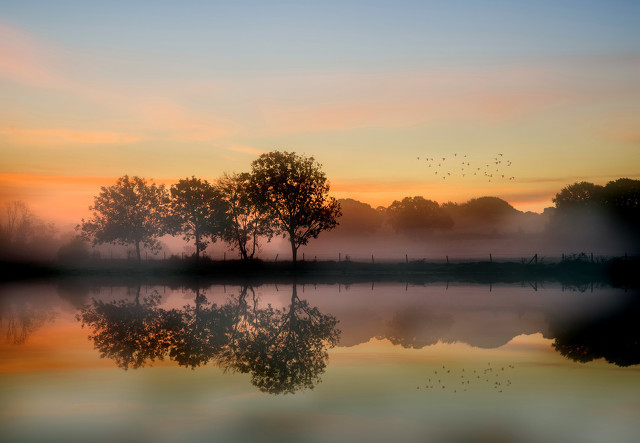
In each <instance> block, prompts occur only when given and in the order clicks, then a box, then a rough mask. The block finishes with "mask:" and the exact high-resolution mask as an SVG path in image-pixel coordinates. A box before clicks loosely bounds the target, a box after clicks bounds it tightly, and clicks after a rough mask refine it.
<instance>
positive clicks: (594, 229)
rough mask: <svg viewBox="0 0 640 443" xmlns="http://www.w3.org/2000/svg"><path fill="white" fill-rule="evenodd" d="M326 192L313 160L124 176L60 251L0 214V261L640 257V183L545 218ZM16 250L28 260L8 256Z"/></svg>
mask: <svg viewBox="0 0 640 443" xmlns="http://www.w3.org/2000/svg"><path fill="white" fill-rule="evenodd" d="M329 190H330V188H329V183H328V180H327V178H326V176H325V174H324V173H323V172H322V170H321V165H320V164H318V163H317V162H316V161H315V160H314V158H313V157H305V156H301V155H297V154H295V153H289V152H279V151H273V152H269V153H266V154H263V155H261V156H260V157H259V158H257V159H256V160H255V161H253V162H252V163H251V168H250V170H249V171H248V172H242V173H234V174H225V175H223V176H222V177H220V178H218V179H217V180H214V181H212V182H209V181H207V180H203V179H200V178H196V177H190V178H185V179H181V180H179V181H178V182H177V183H175V184H173V185H171V186H169V187H165V186H164V185H157V184H155V183H154V182H153V181H152V180H147V179H144V178H141V177H130V176H126V175H125V176H123V177H120V178H119V179H118V180H117V182H116V183H115V184H114V185H112V186H108V187H102V188H101V191H100V193H99V194H98V195H97V196H95V198H94V204H93V205H92V206H90V210H91V211H92V216H91V217H90V218H88V219H87V220H84V219H83V220H82V221H81V223H80V224H79V225H78V226H77V228H76V230H77V234H78V238H76V239H73V240H70V239H67V241H66V244H64V245H63V246H62V247H60V243H61V242H62V241H63V240H64V239H58V241H54V237H55V234H56V230H55V228H54V227H53V226H52V225H51V224H47V223H45V222H44V221H42V220H41V219H40V218H38V217H36V216H35V215H34V214H32V213H31V211H30V210H29V208H28V207H27V206H26V205H25V204H24V203H22V202H12V203H11V204H9V205H7V207H6V214H5V220H6V221H5V222H4V223H0V257H1V258H3V259H5V260H6V259H9V260H10V259H11V257H20V256H21V255H22V256H23V257H30V258H32V259H34V258H35V259H45V257H47V256H49V257H50V256H53V255H54V253H51V251H55V250H58V254H57V256H58V259H60V260H62V261H66V260H75V261H77V260H78V259H81V260H83V259H85V258H88V256H89V252H88V251H87V249H86V246H85V243H84V242H85V241H90V242H92V243H93V245H94V246H96V245H99V244H103V243H108V244H120V245H124V246H125V247H133V251H134V254H135V256H136V257H137V259H138V260H141V259H142V250H146V251H150V252H151V253H155V252H157V251H159V250H160V249H161V247H162V246H163V245H162V244H161V243H160V241H161V239H162V238H163V237H164V236H167V235H171V236H180V237H182V238H183V239H184V240H185V241H186V242H188V243H192V244H193V245H194V246H195V248H194V250H195V254H194V255H195V258H196V260H198V259H199V258H200V257H201V255H202V253H203V252H204V251H205V250H206V248H207V247H208V246H209V245H210V244H211V243H214V242H217V241H221V242H223V243H224V244H225V245H226V246H225V248H224V249H226V248H227V247H228V248H229V249H231V250H235V251H237V252H238V255H239V257H240V258H241V259H243V260H251V259H254V258H256V257H257V256H258V254H259V250H260V247H261V245H264V244H265V243H268V242H270V241H271V240H272V239H274V238H275V237H282V238H284V239H286V241H287V242H288V243H289V245H290V248H291V254H292V255H291V257H292V260H293V261H294V262H295V261H296V259H297V252H298V249H299V248H300V246H303V245H307V244H308V243H309V242H310V240H311V239H313V238H317V237H318V235H319V234H320V233H321V232H323V231H333V232H331V233H330V234H328V235H325V236H323V237H324V240H323V242H316V243H315V245H314V246H313V247H311V248H310V249H309V250H308V252H309V253H310V254H312V255H314V256H315V255H316V254H317V256H318V257H322V256H323V254H324V257H334V256H337V252H343V253H344V254H347V253H351V252H352V251H355V252H356V253H357V252H358V251H362V254H365V256H366V254H372V253H374V252H375V253H376V257H378V256H379V257H382V258H385V254H387V255H386V257H388V258H397V259H399V258H401V257H403V256H404V255H405V252H407V251H408V252H410V253H411V251H415V254H425V255H427V254H429V253H431V254H432V255H436V256H439V255H442V254H447V255H451V254H453V255H454V256H455V255H456V254H457V255H462V256H464V255H465V254H466V255H469V256H471V255H473V254H482V255H486V254H487V253H488V252H502V253H503V255H508V254H515V255H516V256H517V255H519V254H521V253H528V252H531V254H533V253H539V252H543V253H544V249H545V247H546V248H547V251H551V253H552V254H554V253H559V252H569V253H571V252H584V251H588V252H589V251H590V252H593V251H594V250H595V251H596V252H597V251H598V250H600V251H614V255H615V254H620V253H622V254H624V253H626V252H629V253H631V254H637V253H638V252H640V230H639V229H638V226H640V205H639V200H640V181H639V180H632V179H628V178H620V179H617V180H615V181H611V182H609V183H607V184H606V185H604V186H602V185H597V184H593V183H589V182H577V183H574V184H571V185H569V186H566V187H564V188H563V189H561V190H560V191H559V192H558V193H557V194H556V195H555V197H554V198H553V200H552V201H553V203H554V207H550V208H546V209H545V211H544V213H543V214H537V213H533V212H522V211H518V210H517V209H515V208H514V207H513V206H511V205H510V204H509V203H507V202H506V201H504V200H502V199H500V198H497V197H480V198H474V199H471V200H469V201H467V202H465V203H452V202H446V203H438V202H436V201H433V200H430V199H428V198H424V197H422V196H412V197H405V198H403V199H401V200H396V201H394V202H393V203H391V204H390V205H389V206H388V207H378V208H373V207H371V206H370V205H368V204H367V203H363V202H359V201H357V200H353V199H341V200H336V199H335V198H333V197H330V196H329ZM336 228H337V229H336ZM549 245H551V246H549ZM58 248H59V249H58ZM412 248H413V249H412ZM365 249H366V250H365ZM18 250H22V251H23V252H24V254H19V253H15V251H18ZM165 251H166V249H165ZM128 252H130V251H128ZM280 252H282V251H280ZM601 253H602V252H601ZM425 255H421V256H418V257H425ZM343 256H344V255H343ZM442 256H444V255H442Z"/></svg>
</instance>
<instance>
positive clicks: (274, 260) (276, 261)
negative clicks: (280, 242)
mask: <svg viewBox="0 0 640 443" xmlns="http://www.w3.org/2000/svg"><path fill="white" fill-rule="evenodd" d="M277 261H278V254H276V259H275V260H274V261H273V262H274V263H275V262H277Z"/></svg>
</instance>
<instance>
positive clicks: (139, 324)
mask: <svg viewBox="0 0 640 443" xmlns="http://www.w3.org/2000/svg"><path fill="white" fill-rule="evenodd" d="M159 303H160V295H159V294H158V293H157V291H153V293H152V294H151V295H150V296H147V297H143V298H142V301H140V285H138V286H137V288H136V296H135V300H134V301H133V302H131V301H127V300H119V301H117V302H116V301H112V302H110V303H105V302H103V301H102V300H93V303H92V304H91V305H86V306H84V307H83V308H82V310H81V312H80V314H78V315H77V316H76V317H77V319H78V321H81V322H82V327H84V326H85V325H86V326H88V327H89V328H90V329H91V334H90V335H89V339H90V340H92V341H93V345H94V347H95V349H97V350H98V351H100V357H102V358H104V357H107V358H111V359H113V360H115V362H116V364H117V365H118V366H119V367H121V368H122V369H125V370H126V369H129V368H133V369H138V368H140V367H142V366H144V365H145V364H146V363H147V362H149V361H154V360H155V359H159V360H163V359H164V355H165V354H166V351H167V349H168V348H169V337H168V335H169V334H168V329H167V327H166V311H164V310H163V309H161V308H159V307H158V304H159Z"/></svg>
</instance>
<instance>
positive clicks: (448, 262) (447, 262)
mask: <svg viewBox="0 0 640 443" xmlns="http://www.w3.org/2000/svg"><path fill="white" fill-rule="evenodd" d="M447 264H449V256H448V255H447Z"/></svg>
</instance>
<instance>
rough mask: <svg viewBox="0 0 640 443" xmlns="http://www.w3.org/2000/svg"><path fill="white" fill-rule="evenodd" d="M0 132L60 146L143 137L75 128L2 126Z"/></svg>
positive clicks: (12, 137) (18, 139)
mask: <svg viewBox="0 0 640 443" xmlns="http://www.w3.org/2000/svg"><path fill="white" fill-rule="evenodd" d="M0 134H2V135H4V136H7V137H8V138H9V139H10V141H11V142H13V143H17V144H38V145H39V146H50V145H55V146H58V145H60V144H76V143H81V144H127V143H134V142H137V141H140V140H142V139H143V138H142V137H139V136H134V135H129V134H124V133H120V132H108V131H88V130H73V129H60V128H56V129H25V128H12V127H9V128H2V129H0Z"/></svg>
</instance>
